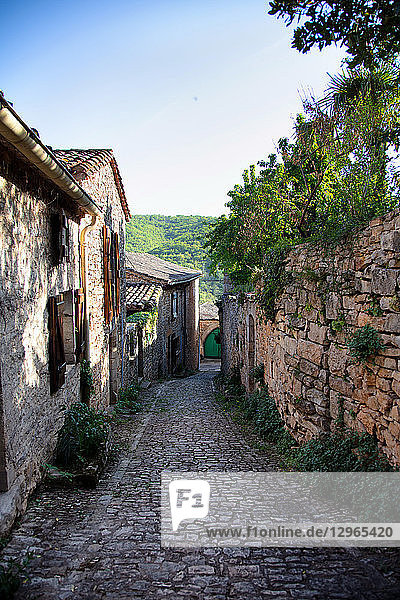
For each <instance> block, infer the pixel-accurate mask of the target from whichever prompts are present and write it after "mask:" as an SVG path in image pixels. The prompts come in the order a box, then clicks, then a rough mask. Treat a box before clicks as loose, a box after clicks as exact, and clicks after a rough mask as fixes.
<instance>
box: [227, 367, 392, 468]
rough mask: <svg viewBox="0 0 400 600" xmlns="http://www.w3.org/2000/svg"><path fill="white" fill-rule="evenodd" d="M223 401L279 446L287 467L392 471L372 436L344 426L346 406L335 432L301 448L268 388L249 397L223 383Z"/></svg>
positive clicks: (263, 436)
mask: <svg viewBox="0 0 400 600" xmlns="http://www.w3.org/2000/svg"><path fill="white" fill-rule="evenodd" d="M219 387H220V389H221V393H220V396H219V398H220V400H221V401H222V402H223V403H224V404H225V405H227V406H230V407H231V410H240V411H241V413H242V414H243V415H244V417H245V418H246V419H248V420H249V421H251V422H252V423H253V425H254V427H255V429H256V431H257V433H258V434H259V435H260V436H261V437H262V438H263V439H264V440H266V441H267V442H271V443H273V444H274V445H275V447H276V448H277V450H278V451H279V452H280V454H281V455H282V457H283V459H284V462H285V464H286V466H289V467H290V468H291V469H294V470H298V471H392V470H393V468H392V467H391V465H390V463H389V461H388V460H387V458H386V457H385V455H384V454H382V453H381V452H380V450H379V448H378V444H377V440H376V439H375V437H374V436H372V435H369V434H368V433H359V432H356V431H353V430H351V429H348V428H347V427H346V426H345V424H344V408H343V403H341V404H340V405H339V415H338V419H337V422H336V424H335V430H334V431H333V432H331V433H325V434H322V435H320V436H318V437H315V438H312V439H311V440H309V441H308V442H305V443H303V444H301V445H300V446H298V445H297V444H296V442H295V440H294V439H293V437H292V436H291V435H290V433H289V432H288V431H287V429H286V428H285V425H284V421H283V419H282V417H281V415H280V413H279V410H278V408H277V406H276V403H275V401H274V400H273V398H271V397H270V395H269V394H268V390H267V388H266V387H264V388H261V390H258V391H256V392H255V393H254V394H251V395H249V396H246V394H245V393H244V392H243V389H242V388H240V387H238V386H237V385H235V383H234V382H233V380H232V378H230V379H229V378H228V379H227V380H224V381H222V382H221V383H220V386H219Z"/></svg>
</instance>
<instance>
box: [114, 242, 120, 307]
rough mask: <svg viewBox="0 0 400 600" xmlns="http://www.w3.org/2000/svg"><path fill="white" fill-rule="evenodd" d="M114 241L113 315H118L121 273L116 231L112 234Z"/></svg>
mask: <svg viewBox="0 0 400 600" xmlns="http://www.w3.org/2000/svg"><path fill="white" fill-rule="evenodd" d="M114 243H115V315H116V316H118V315H119V312H120V305H121V300H120V293H121V279H120V278H121V274H120V262H119V238H118V233H116V234H115V236H114Z"/></svg>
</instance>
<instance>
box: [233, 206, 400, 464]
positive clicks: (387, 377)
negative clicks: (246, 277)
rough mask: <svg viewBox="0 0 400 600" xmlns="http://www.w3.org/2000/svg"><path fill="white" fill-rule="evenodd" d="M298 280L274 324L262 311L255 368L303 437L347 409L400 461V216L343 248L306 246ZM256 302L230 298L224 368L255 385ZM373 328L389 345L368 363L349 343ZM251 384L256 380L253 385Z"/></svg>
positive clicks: (295, 256) (354, 424)
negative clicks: (252, 329) (251, 331)
mask: <svg viewBox="0 0 400 600" xmlns="http://www.w3.org/2000/svg"><path fill="white" fill-rule="evenodd" d="M286 271H287V273H288V277H289V280H290V282H289V283H288V284H287V285H286V287H285V288H284V290H283V293H282V294H281V296H280V297H279V299H278V301H277V313H276V318H275V320H274V321H273V322H271V321H267V322H266V321H265V319H264V318H263V315H262V313H261V312H260V311H259V310H257V315H256V337H257V344H256V359H255V362H256V363H260V362H262V363H263V364H264V367H265V381H266V383H267V384H268V388H269V391H270V393H271V395H272V396H273V397H274V398H275V399H276V402H277V405H278V407H279V409H280V411H281V414H282V415H283V416H284V418H285V421H286V424H287V426H288V428H289V429H290V431H291V432H292V434H293V435H294V436H295V437H296V439H298V440H306V439H309V438H310V437H311V436H313V435H316V434H318V433H320V432H322V431H327V430H329V429H331V428H332V426H333V425H334V421H335V419H336V417H337V415H338V408H339V405H343V407H344V419H345V422H346V424H347V425H348V426H349V427H351V428H354V429H356V430H359V431H368V432H369V433H371V434H375V435H376V436H377V438H378V440H379V443H380V445H381V447H382V449H383V450H384V452H385V453H386V454H387V456H388V457H389V458H390V460H391V461H392V462H393V463H397V464H400V374H399V373H400V371H399V360H400V211H399V209H396V210H395V211H393V212H391V213H389V214H387V215H386V216H385V217H383V218H377V219H374V220H373V221H371V223H370V224H369V226H368V227H366V228H365V229H364V230H362V231H361V232H360V233H358V234H356V235H354V237H351V238H348V239H346V240H343V241H342V242H341V243H340V244H339V245H338V246H335V247H331V248H329V247H328V248H325V249H321V248H319V247H316V246H312V245H302V246H299V247H297V248H296V249H294V250H293V251H292V252H291V254H290V256H289V259H288V261H287V265H286ZM255 310H256V304H255V302H254V300H253V299H252V297H251V296H249V295H247V296H246V300H245V302H244V303H243V304H242V305H240V304H239V302H238V298H237V297H233V296H229V295H225V296H224V298H223V302H222V315H223V316H222V330H223V346H222V348H223V350H222V352H223V355H222V361H223V371H224V372H225V373H227V372H228V371H229V370H231V369H232V368H233V367H234V366H238V367H239V368H240V370H241V375H242V381H243V383H244V384H245V385H246V387H247V389H249V364H248V341H247V338H246V327H248V319H249V315H250V314H253V316H254V313H255ZM366 324H370V325H371V326H372V327H373V328H374V329H375V330H376V331H377V332H379V334H380V335H381V337H382V339H383V341H384V343H385V348H384V350H383V351H382V352H380V353H379V354H378V355H377V356H375V357H371V358H370V359H369V360H368V362H367V363H366V364H358V363H357V362H356V361H355V360H354V359H353V358H352V357H351V356H350V354H349V349H348V340H349V339H350V338H351V337H352V335H353V334H354V332H355V331H356V330H357V329H359V328H361V327H363V326H364V325H366ZM250 383H251V382H250Z"/></svg>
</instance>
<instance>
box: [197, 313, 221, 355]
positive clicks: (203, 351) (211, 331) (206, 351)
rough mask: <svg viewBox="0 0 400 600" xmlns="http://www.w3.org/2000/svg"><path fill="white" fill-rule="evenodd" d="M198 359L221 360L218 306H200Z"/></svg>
mask: <svg viewBox="0 0 400 600" xmlns="http://www.w3.org/2000/svg"><path fill="white" fill-rule="evenodd" d="M200 357H201V358H221V343H220V331H219V314H218V306H217V305H216V304H213V303H212V302H205V303H204V304H200Z"/></svg>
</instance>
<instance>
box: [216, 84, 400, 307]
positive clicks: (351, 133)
mask: <svg viewBox="0 0 400 600" xmlns="http://www.w3.org/2000/svg"><path fill="white" fill-rule="evenodd" d="M331 91H332V90H331ZM377 106H379V109H377ZM345 107H346V110H344V109H343V103H340V105H338V104H337V103H336V102H335V101H333V100H332V96H330V95H329V93H328V95H327V96H326V97H325V99H324V101H322V102H321V101H319V102H318V101H316V100H315V99H312V98H311V99H308V100H305V101H304V105H303V109H304V113H303V114H302V115H298V116H297V119H296V121H295V126H294V135H293V138H292V141H289V140H288V139H286V138H282V139H281V140H280V141H279V144H278V148H277V154H276V155H270V156H269V157H268V160H267V161H265V162H264V161H261V162H260V163H258V164H259V167H260V169H259V172H258V173H257V172H256V168H255V167H254V166H252V167H250V169H249V170H247V171H245V172H244V174H243V183H242V184H241V185H236V186H235V187H234V189H233V190H232V191H231V192H229V194H228V195H229V196H230V201H229V202H228V203H227V206H228V207H229V209H230V214H229V216H228V217H225V216H224V217H221V218H219V219H218V220H217V222H216V225H215V226H214V228H213V229H212V231H211V233H210V234H209V236H208V249H209V251H210V253H211V257H212V262H213V264H214V266H216V265H218V264H219V265H220V266H221V268H222V269H223V270H224V271H225V273H227V274H229V275H230V276H231V279H232V281H233V282H234V283H236V284H239V285H243V284H248V283H249V282H251V280H252V279H253V280H254V279H256V278H257V277H258V275H259V274H260V273H263V272H264V275H265V273H266V271H268V275H267V276H265V277H264V284H265V282H266V280H267V279H268V280H269V281H270V284H271V285H270V288H271V289H272V288H274V289H276V286H275V285H274V280H277V279H279V277H280V276H281V274H282V273H281V265H282V260H283V258H284V256H285V253H286V252H287V249H288V248H290V247H291V246H293V245H295V244H299V243H302V242H304V241H307V240H315V241H317V240H325V241H328V240H333V239H337V238H340V237H342V236H343V235H345V234H346V233H349V232H350V231H351V230H352V229H354V227H355V226H359V225H361V224H363V223H366V222H367V221H368V220H370V219H371V218H373V217H374V216H376V215H377V214H382V213H384V212H385V211H387V210H389V209H390V208H392V207H393V206H394V205H395V204H396V202H398V189H397V185H396V179H395V177H394V173H392V172H391V171H390V170H389V169H388V164H387V162H388V161H387V160H386V155H385V160H384V162H382V156H381V154H380V153H379V152H376V144H377V140H380V139H382V137H384V136H386V135H388V134H389V133H390V130H391V128H393V127H395V126H396V123H397V120H398V114H399V102H398V97H397V96H396V95H394V96H392V97H391V100H390V101H389V98H388V99H387V101H385V102H378V99H377V98H376V97H371V94H362V93H360V94H355V95H354V96H353V99H352V101H351V102H350V103H349V106H347V104H345ZM328 108H329V110H328ZM264 289H265V286H264ZM271 302H272V295H271V294H270V295H269V296H268V299H267V303H268V306H271Z"/></svg>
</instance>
